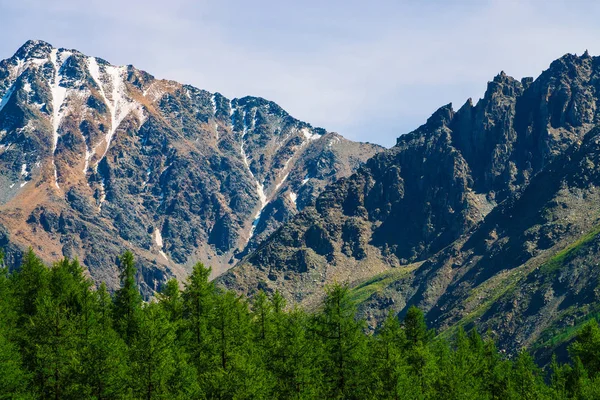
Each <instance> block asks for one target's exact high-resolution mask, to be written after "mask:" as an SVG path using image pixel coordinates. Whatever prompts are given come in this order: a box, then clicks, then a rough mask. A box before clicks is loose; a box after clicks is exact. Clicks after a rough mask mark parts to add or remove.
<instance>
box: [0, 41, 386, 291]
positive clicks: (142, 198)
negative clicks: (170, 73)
mask: <svg viewBox="0 0 600 400" xmlns="http://www.w3.org/2000/svg"><path fill="white" fill-rule="evenodd" d="M324 136H327V135H326V131H325V130H324V129H320V128H315V127H312V126H311V125H310V124H307V123H306V122H302V121H298V120H297V119H295V118H293V117H292V116H290V115H289V114H288V113H287V112H286V111H285V110H283V109H282V108H281V107H280V106H279V105H277V104H275V103H273V102H271V101H268V100H265V99H262V98H259V97H250V96H247V97H243V98H240V99H228V98H226V97H225V96H223V95H221V94H219V93H210V92H207V91H205V90H201V89H198V88H196V87H193V86H190V85H182V84H179V83H177V82H174V81H168V80H159V79H156V78H154V77H153V76H152V75H150V74H148V73H146V72H144V71H141V70H138V69H136V68H134V67H133V66H115V65H112V64H110V63H108V62H106V61H104V60H102V59H100V58H96V57H92V56H88V55H85V54H83V53H81V52H79V51H77V50H68V49H64V48H57V47H54V46H52V45H50V44H48V43H46V42H43V41H28V42H27V43H25V44H24V45H23V46H22V47H21V48H20V49H19V50H18V51H17V52H16V53H15V55H13V56H12V57H11V58H9V59H6V60H3V61H0V236H1V234H2V233H1V232H2V226H6V227H7V229H8V231H9V232H14V233H15V238H14V240H16V241H17V242H18V243H19V244H21V245H23V246H25V247H27V246H29V245H30V244H31V243H34V242H39V243H41V244H40V246H41V248H42V250H41V253H42V255H45V256H46V257H47V258H48V259H52V258H53V257H54V255H56V254H59V255H60V254H62V255H71V256H74V255H77V256H78V257H79V259H80V260H82V261H83V262H84V263H85V264H86V265H87V266H91V265H93V264H94V263H102V262H104V263H106V261H99V260H110V259H113V258H114V257H112V255H113V254H114V255H116V254H118V253H119V252H120V251H121V250H122V248H123V246H125V247H128V248H131V247H134V248H137V249H139V250H140V251H138V252H137V253H138V254H142V256H143V257H145V260H146V262H148V260H152V261H153V262H154V263H155V264H156V265H155V266H154V267H148V268H150V269H152V268H154V269H156V268H158V267H157V266H160V268H167V267H168V268H171V269H172V270H171V272H169V274H175V273H176V271H179V272H181V271H180V270H178V269H181V268H184V266H186V265H189V263H192V262H194V261H196V260H204V261H208V260H211V264H212V265H213V267H214V271H216V272H219V271H222V270H224V269H226V268H228V267H229V266H231V265H232V263H233V262H235V260H236V259H238V258H239V257H241V256H243V255H244V254H245V252H248V251H249V250H251V249H253V248H255V247H256V246H257V245H258V244H259V243H260V241H261V240H263V239H264V238H265V237H266V236H267V235H269V234H270V233H271V232H273V231H274V230H275V229H276V228H277V227H279V226H280V225H281V224H282V223H283V222H284V221H285V220H286V219H287V218H289V216H291V215H293V214H295V213H296V212H298V210H301V209H302V208H304V207H306V206H308V205H310V204H311V203H312V202H313V201H314V199H315V198H316V196H317V195H318V194H319V193H320V191H321V190H322V189H323V188H324V187H325V186H326V185H327V184H328V183H330V182H332V181H333V180H335V179H336V178H338V177H341V176H347V175H349V174H350V173H352V172H353V171H354V170H355V169H356V168H357V167H358V165H359V164H360V162H361V161H364V160H366V158H368V157H369V156H371V155H373V154H374V153H375V152H377V151H379V148H378V147H377V146H372V145H363V144H358V143H351V142H340V143H339V144H337V145H335V146H332V147H328V146H327V141H326V139H323V140H320V139H321V138H322V137H324ZM23 166H25V167H23ZM23 171H25V173H23ZM306 176H310V177H311V179H310V181H308V183H307V182H304V179H305V177H306ZM292 193H293V195H292ZM291 198H293V199H294V201H290V199H291ZM17 210H18V211H17ZM25 221H30V222H25ZM82 232H83V233H82ZM155 232H159V233H160V235H161V236H160V237H161V239H162V241H161V243H162V245H160V246H158V245H157V243H156V240H157V239H156V237H157V235H158V233H155ZM80 234H81V235H83V237H79V235H80ZM86 235H87V236H86ZM92 238H93V243H94V244H93V245H92V244H91V243H92V242H91V240H92ZM103 252H104V253H106V252H108V253H110V254H111V256H106V254H104V256H100V253H103ZM163 253H164V254H163ZM153 265H154V264H153ZM112 267H114V266H112V265H111V266H107V265H104V264H102V268H101V269H102V270H103V271H106V268H112ZM94 274H95V273H94V272H93V273H92V276H98V275H94ZM164 275H165V274H162V275H161V276H164ZM166 275H168V274H166ZM115 277H116V275H115ZM152 279H153V278H152ZM152 279H150V278H149V280H148V282H151V281H152ZM115 282H116V281H115Z"/></svg>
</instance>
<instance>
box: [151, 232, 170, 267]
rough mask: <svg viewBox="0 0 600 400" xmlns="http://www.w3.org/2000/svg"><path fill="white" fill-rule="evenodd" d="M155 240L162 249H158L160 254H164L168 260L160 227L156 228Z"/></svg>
mask: <svg viewBox="0 0 600 400" xmlns="http://www.w3.org/2000/svg"><path fill="white" fill-rule="evenodd" d="M154 242H155V243H156V245H157V246H158V247H159V249H160V250H158V252H159V253H160V255H161V256H163V257H164V258H165V260H168V257H167V255H166V254H165V252H164V251H163V246H164V244H163V238H162V234H161V233H160V229H157V228H154Z"/></svg>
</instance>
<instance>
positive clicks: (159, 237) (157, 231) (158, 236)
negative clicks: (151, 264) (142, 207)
mask: <svg viewBox="0 0 600 400" xmlns="http://www.w3.org/2000/svg"><path fill="white" fill-rule="evenodd" d="M154 242H155V243H156V245H157V246H158V247H160V248H161V249H162V247H163V238H162V234H161V233H160V229H156V228H154Z"/></svg>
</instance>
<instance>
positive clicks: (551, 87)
mask: <svg viewBox="0 0 600 400" xmlns="http://www.w3.org/2000/svg"><path fill="white" fill-rule="evenodd" d="M599 74H600V59H599V58H593V57H590V56H589V55H588V54H587V53H586V54H584V55H583V56H581V57H577V56H573V55H566V56H564V57H562V58H561V59H559V60H556V61H555V62H553V63H552V64H551V66H550V68H549V69H548V70H546V71H544V72H543V73H542V74H541V75H540V76H539V77H538V78H537V79H535V80H533V79H531V78H526V79H523V80H521V81H517V80H515V79H513V78H511V77H509V76H506V75H505V74H504V73H501V74H499V75H498V76H496V77H495V78H494V80H493V81H492V82H490V83H489V84H488V88H487V91H486V93H485V96H484V98H483V99H481V100H479V101H478V102H477V104H475V105H473V103H472V102H471V100H469V101H467V102H466V104H464V105H463V106H462V107H461V108H460V109H459V110H458V111H454V110H453V109H452V107H451V106H450V105H448V106H444V107H442V108H440V109H439V110H437V111H436V112H435V113H434V114H433V115H432V116H431V117H430V118H429V119H428V121H427V123H426V124H424V125H423V126H421V127H420V128H418V129H417V130H415V131H414V132H411V133H409V134H407V135H403V136H401V137H400V138H399V139H398V142H397V145H396V146H395V147H394V148H392V149H389V150H386V151H385V152H382V153H380V154H378V155H376V156H374V157H373V158H372V159H371V160H369V161H368V162H367V163H366V164H365V165H364V166H362V167H361V168H359V170H358V171H357V172H356V173H355V174H354V175H352V176H350V177H348V178H345V179H341V180H340V181H338V182H336V183H335V184H333V185H332V186H330V187H329V188H328V189H326V190H325V191H324V192H323V193H322V194H321V195H320V196H319V198H318V199H317V201H316V204H315V206H314V207H309V208H307V209H305V210H304V211H303V212H301V213H300V214H298V215H297V216H295V217H294V218H292V219H291V221H290V222H288V223H286V224H285V225H284V226H283V227H281V228H280V229H279V230H278V231H277V232H275V234H274V235H273V236H271V237H270V238H269V239H268V240H267V241H265V242H264V243H263V244H262V245H261V246H260V247H259V248H258V249H257V251H255V252H254V253H252V254H250V255H249V256H248V257H246V258H245V259H243V260H242V261H241V262H240V264H239V265H238V266H237V267H236V268H234V269H232V270H230V271H229V272H228V273H227V274H225V275H224V276H222V277H221V278H219V281H220V282H221V283H222V284H223V285H225V286H227V287H230V288H234V289H236V290H238V291H240V292H245V293H250V294H252V293H254V292H255V291H256V290H257V289H263V290H267V291H272V290H280V291H281V292H283V293H284V294H285V295H286V296H287V297H288V298H290V299H292V300H294V301H296V302H299V303H302V304H306V305H310V304H312V303H314V301H315V300H316V299H317V298H318V297H319V296H320V294H321V293H322V291H323V287H324V286H325V285H326V284H328V283H331V282H333V281H347V282H349V283H350V284H351V285H352V286H353V287H354V289H353V293H354V295H355V296H356V299H357V300H359V302H360V303H361V313H362V314H363V315H364V316H366V317H367V318H368V320H369V321H370V323H371V326H372V327H375V326H376V325H377V323H378V322H380V321H381V320H382V319H383V318H384V317H385V316H386V315H387V313H388V312H389V311H390V310H392V311H394V312H396V313H399V314H402V313H403V312H404V311H405V310H406V309H407V307H408V306H409V305H411V304H415V305H417V306H419V307H422V308H423V309H424V310H426V311H427V312H428V314H427V316H428V318H429V320H430V322H431V323H432V324H433V326H434V327H437V328H440V329H448V328H451V327H455V326H457V324H467V325H468V324H469V323H470V322H473V321H474V320H475V319H479V323H480V324H483V326H484V327H489V328H490V329H492V330H494V331H495V332H500V333H499V336H500V339H501V340H500V341H501V344H502V345H503V346H506V347H511V348H518V347H519V346H520V345H524V344H531V343H533V342H534V341H536V340H538V339H540V338H541V337H542V336H543V335H542V332H543V331H544V330H545V329H547V328H550V327H552V326H555V325H556V324H560V323H562V324H563V326H564V324H565V323H566V322H565V321H566V320H565V318H567V319H568V318H572V317H565V315H566V314H564V313H563V311H564V310H566V309H569V310H570V311H569V312H568V314H569V313H570V314H569V315H572V314H573V313H577V312H580V313H581V310H582V309H586V307H588V308H589V307H592V304H595V303H594V302H595V301H596V300H591V299H592V297H593V296H592V295H591V293H593V292H594V290H595V289H594V288H595V287H596V286H595V285H596V283H595V282H596V278H595V277H596V274H595V272H592V271H588V269H590V268H592V267H591V266H587V267H582V266H581V264H579V266H576V265H578V264H577V260H580V259H579V257H582V258H581V260H584V259H588V260H589V259H593V257H594V254H597V253H594V251H595V250H594V249H595V248H596V247H594V246H595V244H594V243H595V242H596V240H597V239H596V236H595V234H596V233H597V232H596V231H595V226H596V223H597V217H596V212H597V210H598V206H597V204H598V203H597V199H598V198H597V189H596V186H595V185H597V184H599V183H600V181H599V180H598V178H599V176H598V175H597V167H596V165H597V160H596V158H597V154H598V153H597V152H598V149H597V133H596V132H597V131H596V130H595V129H594V127H595V126H596V125H597V124H598V112H597V107H596V106H597V104H598V101H599V100H598V96H599V94H598V90H597V88H598V83H599V80H598V78H599ZM582 243H584V244H585V246H584V247H583V248H582V247H581V245H582ZM573 249H577V251H576V252H575V253H574V250H573ZM564 252H566V253H564ZM565 254H566V255H565ZM575 254H577V256H576V257H575ZM552 257H558V261H556V259H554V258H552ZM565 257H566V258H565ZM572 257H575V258H572ZM552 260H554V261H552ZM581 260H580V261H581ZM545 262H550V263H551V265H554V266H555V267H552V268H550V269H551V270H552V271H553V272H552V273H549V274H541V272H539V270H536V268H537V267H539V266H540V265H542V264H543V263H545ZM556 262H558V264H556ZM557 265H559V266H557ZM540 268H541V267H540ZM536 271H538V272H536ZM586 275H587V276H589V277H590V280H589V282H587V283H586V282H584V278H583V277H584V276H586ZM552 285H555V286H556V287H555V288H552V289H549V288H551V287H552ZM585 296H587V297H585ZM590 296H591V297H590ZM584 297H585V299H586V300H583V299H584ZM584 303H585V304H588V305H584ZM572 306H574V307H575V308H573V309H571V308H570V307H572ZM575 309H577V310H579V311H577V312H576V311H574V310H575ZM540 313H541V314H540ZM561 318H562V319H561ZM560 321H562V322H560ZM571 322H573V321H571ZM545 334H546V335H548V333H545Z"/></svg>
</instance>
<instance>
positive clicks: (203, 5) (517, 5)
mask: <svg viewBox="0 0 600 400" xmlns="http://www.w3.org/2000/svg"><path fill="white" fill-rule="evenodd" d="M599 17H600V5H599V4H597V3H596V2H594V1H583V0H580V1H578V0H571V1H566V0H565V1H562V0H529V1H526V0H522V1H516V0H514V1H513V0H490V1H484V0H482V1H476V0H472V1H469V0H462V1H441V0H434V1H418V0H407V1H368V2H367V1H354V0H346V1H333V0H332V1H327V0H320V1H313V0H303V1H287V0H269V1H261V0H255V1H227V0H222V1H212V2H206V1H199V0H195V1H193V0H160V1H158V0H145V1H141V0H103V1H96V0H85V1H84V0H51V1H50V0H0V27H1V29H2V32H3V34H2V40H0V58H7V57H9V56H11V55H12V54H13V53H14V52H15V50H16V49H17V48H18V47H19V46H20V45H21V44H23V43H24V42H25V41H26V40H27V39H43V40H46V41H48V42H50V43H52V44H53V45H55V46H58V47H66V48H76V49H78V50H80V51H82V52H83V53H85V54H88V55H95V56H98V57H102V58H104V59H106V60H108V61H110V62H111V63H113V64H133V65H135V66H136V67H138V68H141V69H144V70H146V71H148V72H150V73H151V74H153V75H155V76H156V77H158V78H165V79H173V80H176V81H179V82H183V83H189V84H192V85H194V86H197V87H200V88H203V89H207V90H210V91H212V92H214V91H219V92H221V93H222V94H224V95H225V96H227V97H241V96H244V95H254V96H261V97H265V98H267V99H269V100H273V101H275V102H277V103H278V104H279V105H281V106H282V107H283V108H284V109H286V110H287V111H288V112H290V114H292V115H293V116H294V117H296V118H299V119H302V120H304V121H307V122H310V123H311V124H313V125H316V126H321V127H324V128H326V129H328V130H330V131H336V132H339V133H341V134H342V135H344V136H346V137H348V138H350V139H354V140H362V141H370V142H374V143H379V144H382V145H385V146H391V145H393V144H394V143H395V140H396V137H398V136H400V135H401V134H404V133H407V132H409V131H411V130H412V129H414V128H416V127H417V126H419V125H420V124H421V123H423V122H424V121H425V119H426V118H427V117H428V116H429V115H430V114H431V113H432V112H433V111H435V109H437V107H439V106H441V105H443V104H447V103H449V102H452V103H453V104H454V106H455V108H459V107H460V106H461V105H462V104H463V103H464V102H465V101H466V99H467V98H469V97H472V98H473V99H474V100H476V99H478V98H480V97H481V96H482V95H483V92H484V90H485V87H486V83H487V81H489V80H490V79H492V78H493V76H494V75H496V74H497V73H498V72H500V71H501V70H504V71H505V72H506V73H507V74H509V75H512V76H515V77H517V78H521V77H523V76H537V75H539V73H540V72H541V71H542V70H543V69H545V68H547V67H548V65H549V64H550V62H551V61H552V60H554V59H556V58H558V57H560V56H561V55H563V54H565V53H568V52H570V53H577V54H581V53H583V51H584V50H585V49H589V51H590V53H591V54H592V55H600V24H598V19H599Z"/></svg>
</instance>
